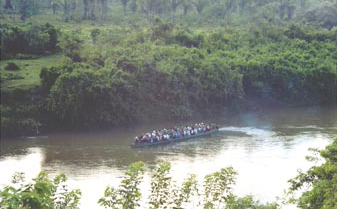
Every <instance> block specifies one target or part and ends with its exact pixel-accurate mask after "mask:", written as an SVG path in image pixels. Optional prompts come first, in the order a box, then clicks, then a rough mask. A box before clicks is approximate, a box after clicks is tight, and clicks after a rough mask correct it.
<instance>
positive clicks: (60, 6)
mask: <svg viewBox="0 0 337 209" xmlns="http://www.w3.org/2000/svg"><path fill="white" fill-rule="evenodd" d="M1 6H2V7H3V10H4V13H6V14H10V15H11V17H12V18H15V16H18V17H19V18H20V19H21V20H22V21H23V22H24V21H26V20H27V19H28V18H30V17H32V16H35V15H39V14H51V15H61V17H62V19H63V20H64V21H66V22H68V21H76V22H81V21H84V20H93V21H98V22H106V21H114V20H115V21H116V22H120V20H122V19H123V17H128V16H131V17H136V19H142V18H143V19H146V20H147V21H149V22H154V20H155V18H156V17H160V18H162V19H166V20H168V21H171V22H176V21H178V22H179V21H181V20H183V21H185V22H189V23H196V22H198V23H206V24H214V23H221V24H224V25H231V24H237V23H238V22H240V23H247V22H249V23H251V22H254V21H256V19H259V18H262V19H264V21H268V22H270V23H277V22H280V21H281V22H291V21H294V20H295V21H299V20H300V19H305V20H307V21H311V22H316V23H319V24H321V25H323V26H324V27H327V28H332V27H334V26H336V25H337V20H336V19H337V18H336V16H337V15H336V12H337V9H336V7H337V1H336V0H256V1H254V0H82V1H78V0H70V1H69V0H34V1H30V0H1ZM242 17H243V18H242Z"/></svg>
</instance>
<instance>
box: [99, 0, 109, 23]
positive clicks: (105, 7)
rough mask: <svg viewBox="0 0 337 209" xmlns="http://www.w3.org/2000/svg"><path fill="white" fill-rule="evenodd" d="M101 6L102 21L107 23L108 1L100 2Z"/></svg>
mask: <svg viewBox="0 0 337 209" xmlns="http://www.w3.org/2000/svg"><path fill="white" fill-rule="evenodd" d="M99 2H100V4H101V12H102V13H101V20H102V21H105V19H106V17H107V14H108V0H99Z"/></svg>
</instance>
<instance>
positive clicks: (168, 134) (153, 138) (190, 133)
mask: <svg viewBox="0 0 337 209" xmlns="http://www.w3.org/2000/svg"><path fill="white" fill-rule="evenodd" d="M218 130H219V127H218V126H217V125H215V124H211V125H206V124H204V123H199V124H195V125H192V126H185V127H174V128H171V129H162V130H154V131H152V132H149V133H146V134H144V135H141V136H136V137H135V142H134V144H131V147H146V146H154V145H160V144H168V143H171V142H178V141H184V140H187V139H191V138H196V137H200V136H205V135H210V134H212V133H215V132H217V131H218Z"/></svg>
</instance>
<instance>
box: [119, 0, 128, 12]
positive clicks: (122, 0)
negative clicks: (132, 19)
mask: <svg viewBox="0 0 337 209" xmlns="http://www.w3.org/2000/svg"><path fill="white" fill-rule="evenodd" d="M120 1H121V3H122V5H123V11H124V15H127V10H126V8H127V6H128V3H129V0H120Z"/></svg>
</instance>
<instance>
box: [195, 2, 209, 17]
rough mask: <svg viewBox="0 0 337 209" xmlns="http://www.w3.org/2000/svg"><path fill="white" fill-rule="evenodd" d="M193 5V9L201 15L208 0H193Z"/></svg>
mask: <svg viewBox="0 0 337 209" xmlns="http://www.w3.org/2000/svg"><path fill="white" fill-rule="evenodd" d="M192 3H193V5H194V7H195V9H196V10H197V13H198V16H199V17H201V13H202V11H203V10H204V8H205V7H206V6H207V5H208V3H209V1H208V0H194V1H193V2H192Z"/></svg>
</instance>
